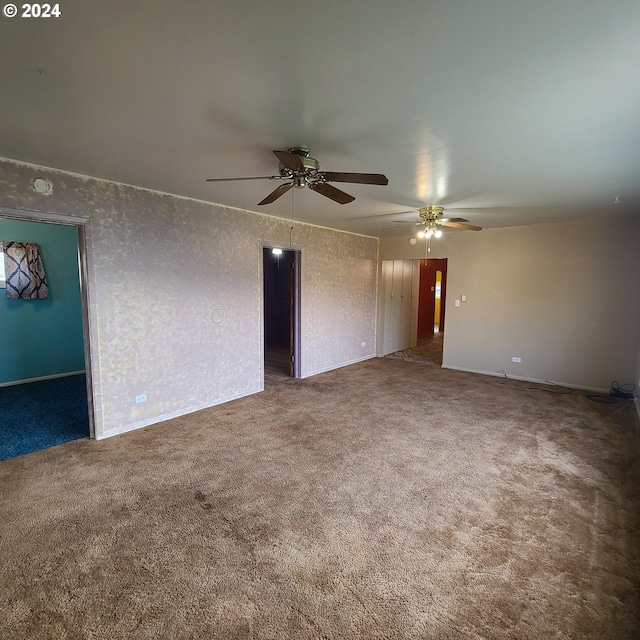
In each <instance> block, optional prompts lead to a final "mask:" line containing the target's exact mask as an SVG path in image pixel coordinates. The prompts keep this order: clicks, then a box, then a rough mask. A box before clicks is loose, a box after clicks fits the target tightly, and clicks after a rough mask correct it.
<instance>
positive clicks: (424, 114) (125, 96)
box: [0, 0, 640, 236]
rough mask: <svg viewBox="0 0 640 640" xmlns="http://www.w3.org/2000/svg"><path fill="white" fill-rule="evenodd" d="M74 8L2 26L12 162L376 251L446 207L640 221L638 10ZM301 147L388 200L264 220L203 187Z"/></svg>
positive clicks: (193, 3)
mask: <svg viewBox="0 0 640 640" xmlns="http://www.w3.org/2000/svg"><path fill="white" fill-rule="evenodd" d="M20 6H21V5H20V4H18V7H19V11H20ZM60 9H61V13H62V15H61V16H60V17H58V18H53V17H52V18H47V19H44V18H40V19H36V18H20V17H15V18H7V17H4V16H2V17H0V56H1V59H2V64H1V66H0V156H3V157H6V158H12V159H16V160H21V161H26V162H31V163H35V164H40V165H44V166H50V167H56V168H59V169H64V170H68V171H73V172H77V173H81V174H85V175H90V176H96V177H101V178H106V179H109V180H115V181H119V182H124V183H128V184H134V185H138V186H142V187H148V188H150V189H156V190H159V191H163V192H168V193H174V194H180V195H185V196H190V197H193V198H198V199H201V200H206V201H210V202H217V203H222V204H225V205H230V206H233V207H239V208H242V209H249V210H252V211H261V212H263V213H268V214H271V215H275V216H283V217H289V216H291V214H292V205H293V215H294V217H295V219H297V220H304V221H307V222H313V223H316V224H320V225H324V226H329V227H334V228H339V229H345V230H350V231H355V232H358V233H364V234H370V235H376V236H377V235H390V234H397V233H407V234H408V233H410V232H411V231H412V230H411V227H404V226H403V225H399V224H396V223H394V222H392V221H394V220H405V219H406V220H410V219H417V213H416V209H417V208H418V207H420V206H424V205H427V204H440V205H444V206H445V207H446V210H447V212H448V213H450V214H451V215H455V216H461V217H464V218H467V219H468V220H469V221H471V222H472V223H473V224H476V225H480V226H484V227H499V226H507V225H517V224H531V223H537V222H548V221H555V220H575V219H581V218H587V217H595V216H604V217H607V218H610V217H613V216H616V215H629V214H634V215H635V214H640V2H638V0H606V1H605V0H482V1H480V0H393V1H385V0H378V2H375V1H374V0H323V2H317V3H313V2H306V1H305V2H300V1H297V2H293V1H290V0H233V1H229V0H182V1H178V0H175V1H171V0H134V1H132V0H109V1H108V2H106V1H103V2H91V1H89V2H88V1H87V0H63V1H62V2H61V3H60ZM300 144H306V145H308V146H309V147H310V148H311V155H312V156H313V157H314V158H316V159H317V160H318V161H319V162H320V165H321V168H322V169H324V170H327V171H353V172H366V173H384V174H386V175H387V176H388V178H389V186H386V187H381V186H367V185H350V184H336V186H338V187H339V188H341V189H343V190H345V191H348V192H349V193H351V194H352V195H354V196H356V200H355V202H353V203H351V204H347V205H339V204H336V203H335V202H333V201H331V200H328V199H326V198H324V197H322V196H321V195H319V194H317V193H314V192H312V191H310V190H308V189H304V190H295V189H294V190H292V191H291V192H290V194H291V193H293V194H294V195H293V198H292V197H291V195H290V194H287V195H285V196H284V197H282V198H280V199H279V200H277V201H276V202H275V203H273V204H271V205H267V206H264V207H258V206H257V203H258V202H259V201H260V200H261V199H262V198H263V197H264V196H266V195H267V193H269V192H270V191H271V190H272V189H273V188H275V186H277V184H279V183H274V182H269V181H266V180H265V181H248V182H229V183H215V184H212V183H206V182H205V179H206V178H212V177H217V178H222V177H230V176H266V175H273V174H276V173H277V170H278V162H277V160H276V158H275V157H274V156H273V154H272V153H271V150H272V149H287V148H288V147H290V146H295V145H300ZM616 199H617V202H616ZM402 212H407V213H405V214H403V215H398V214H400V213H402ZM388 227H391V229H387V228H388ZM455 233H468V232H464V231H463V232H460V231H456V232H455Z"/></svg>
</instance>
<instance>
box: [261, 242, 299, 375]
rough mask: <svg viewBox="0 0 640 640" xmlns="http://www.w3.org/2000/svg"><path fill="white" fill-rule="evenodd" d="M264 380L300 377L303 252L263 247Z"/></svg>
mask: <svg viewBox="0 0 640 640" xmlns="http://www.w3.org/2000/svg"><path fill="white" fill-rule="evenodd" d="M262 265H263V286H264V318H263V321H264V325H263V326H264V375H265V381H268V380H269V381H277V380H281V379H284V378H291V377H293V378H299V377H300V252H299V251H296V250H293V249H290V250H288V249H281V248H279V247H264V248H263V253H262Z"/></svg>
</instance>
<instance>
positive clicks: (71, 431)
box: [0, 374, 89, 460]
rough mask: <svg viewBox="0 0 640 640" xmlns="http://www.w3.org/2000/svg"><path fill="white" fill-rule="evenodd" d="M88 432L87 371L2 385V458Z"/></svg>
mask: <svg viewBox="0 0 640 640" xmlns="http://www.w3.org/2000/svg"><path fill="white" fill-rule="evenodd" d="M88 435H89V410H88V407H87V388H86V380H85V376H84V374H82V375H75V376H67V377H64V378H55V379H53V380H42V381H40V382H29V383H27V384H20V385H15V386H12V387H0V460H6V459H7V458H13V457H15V456H21V455H24V454H25V453H31V452H32V451H38V450H40V449H46V448H48V447H53V446H55V445H57V444H62V443H63V442H69V441H70V440H77V439H78V438H86V437H87V436H88Z"/></svg>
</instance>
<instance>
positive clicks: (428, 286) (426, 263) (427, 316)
mask: <svg viewBox="0 0 640 640" xmlns="http://www.w3.org/2000/svg"><path fill="white" fill-rule="evenodd" d="M437 271H441V272H442V285H441V292H440V309H441V313H440V322H439V325H440V331H444V308H445V295H446V282H447V259H446V258H429V259H428V260H420V293H419V301H418V337H420V338H424V337H427V336H432V335H433V326H434V314H435V294H436V272H437Z"/></svg>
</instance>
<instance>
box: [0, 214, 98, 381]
mask: <svg viewBox="0 0 640 640" xmlns="http://www.w3.org/2000/svg"><path fill="white" fill-rule="evenodd" d="M2 240H16V241H20V242H37V243H38V244H39V245H40V251H41V253H42V262H43V264H44V269H45V273H46V274H47V281H48V283H49V298H47V299H44V300H7V298H6V291H5V289H0V384H2V383H6V382H15V381H18V380H29V379H31V378H40V377H44V376H52V375H57V374H62V373H70V372H73V371H83V370H84V368H85V363H84V338H83V333H82V301H81V297H80V278H79V275H78V232H77V229H76V228H75V227H71V226H64V225H56V224H42V223H38V222H23V221H18V220H6V219H2V218H0V241H2Z"/></svg>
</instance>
